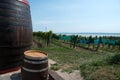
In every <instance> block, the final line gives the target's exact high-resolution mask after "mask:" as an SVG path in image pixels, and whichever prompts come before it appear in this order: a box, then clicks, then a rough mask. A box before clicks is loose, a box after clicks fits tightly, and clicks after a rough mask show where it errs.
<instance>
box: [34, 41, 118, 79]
mask: <svg viewBox="0 0 120 80" xmlns="http://www.w3.org/2000/svg"><path fill="white" fill-rule="evenodd" d="M32 49H36V50H41V51H44V52H46V53H48V56H49V58H50V59H52V60H54V61H56V62H57V64H55V65H53V66H52V67H51V69H53V70H58V69H62V70H63V71H66V72H69V73H70V72H72V71H73V70H80V72H81V74H82V76H83V77H84V79H85V80H120V68H119V67H120V64H109V61H110V60H112V57H113V56H114V55H115V54H118V53H120V52H119V51H117V52H116V51H115V50H112V51H111V52H110V50H108V51H106V50H104V49H102V48H100V49H101V50H104V51H102V52H99V51H98V52H91V51H88V50H83V49H82V50H81V49H73V48H70V47H69V46H66V45H64V44H62V43H60V42H56V41H54V42H52V44H51V46H50V47H45V48H35V47H32Z"/></svg>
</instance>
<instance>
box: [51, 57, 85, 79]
mask: <svg viewBox="0 0 120 80" xmlns="http://www.w3.org/2000/svg"><path fill="white" fill-rule="evenodd" d="M53 64H56V62H55V61H53V60H51V59H49V67H50V66H51V65H53ZM56 73H57V74H58V75H60V76H61V77H62V78H63V79H65V80H83V78H82V76H81V75H80V72H79V71H78V70H75V71H73V72H72V73H67V72H62V70H58V71H56Z"/></svg>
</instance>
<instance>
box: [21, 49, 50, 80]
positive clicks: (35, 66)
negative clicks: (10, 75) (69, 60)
mask: <svg viewBox="0 0 120 80" xmlns="http://www.w3.org/2000/svg"><path fill="white" fill-rule="evenodd" d="M21 72H22V78H23V80H48V57H47V54H46V53H44V52H40V51H36V50H29V51H26V52H25V53H24V59H23V64H22V68H21Z"/></svg>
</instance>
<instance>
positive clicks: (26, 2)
mask: <svg viewBox="0 0 120 80" xmlns="http://www.w3.org/2000/svg"><path fill="white" fill-rule="evenodd" d="M18 1H21V2H23V3H25V4H27V5H29V2H28V1H27V0H18Z"/></svg>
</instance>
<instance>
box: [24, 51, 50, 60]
mask: <svg viewBox="0 0 120 80" xmlns="http://www.w3.org/2000/svg"><path fill="white" fill-rule="evenodd" d="M24 56H25V57H26V58H28V59H34V60H42V59H47V57H48V56H47V53H45V52H41V51H38V50H28V51H25V52H24Z"/></svg>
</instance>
